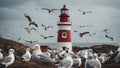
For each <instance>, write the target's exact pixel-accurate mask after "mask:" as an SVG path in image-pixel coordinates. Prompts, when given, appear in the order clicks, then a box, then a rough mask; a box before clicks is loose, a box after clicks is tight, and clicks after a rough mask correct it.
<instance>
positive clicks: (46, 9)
mask: <svg viewBox="0 0 120 68" xmlns="http://www.w3.org/2000/svg"><path fill="white" fill-rule="evenodd" d="M41 9H43V10H48V11H50V9H48V8H41Z"/></svg>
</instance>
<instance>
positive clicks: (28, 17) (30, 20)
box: [24, 14, 32, 22]
mask: <svg viewBox="0 0 120 68" xmlns="http://www.w3.org/2000/svg"><path fill="white" fill-rule="evenodd" d="M24 16H25V17H26V18H27V19H28V21H29V22H32V19H31V17H30V16H28V15H26V14H24Z"/></svg>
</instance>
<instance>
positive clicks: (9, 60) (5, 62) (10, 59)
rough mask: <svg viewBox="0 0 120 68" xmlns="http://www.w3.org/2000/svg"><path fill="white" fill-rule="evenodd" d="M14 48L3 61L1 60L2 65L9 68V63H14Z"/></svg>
mask: <svg viewBox="0 0 120 68" xmlns="http://www.w3.org/2000/svg"><path fill="white" fill-rule="evenodd" d="M14 52H15V51H14V49H9V55H8V56H6V57H4V59H3V61H2V62H0V65H2V66H1V67H4V68H7V67H8V66H9V65H12V64H13V63H14V61H15V56H14V54H13V53H14Z"/></svg>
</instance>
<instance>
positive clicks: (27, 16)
mask: <svg viewBox="0 0 120 68" xmlns="http://www.w3.org/2000/svg"><path fill="white" fill-rule="evenodd" d="M24 16H25V17H26V18H27V19H28V21H29V26H31V25H34V26H35V27H38V25H37V24H36V23H35V22H34V21H32V19H31V17H30V16H29V15H27V14H24Z"/></svg>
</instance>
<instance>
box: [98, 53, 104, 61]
mask: <svg viewBox="0 0 120 68" xmlns="http://www.w3.org/2000/svg"><path fill="white" fill-rule="evenodd" d="M105 57H106V54H105V53H102V54H101V55H100V56H99V57H98V60H99V61H100V62H101V63H104V62H105V61H106V60H105Z"/></svg>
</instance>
